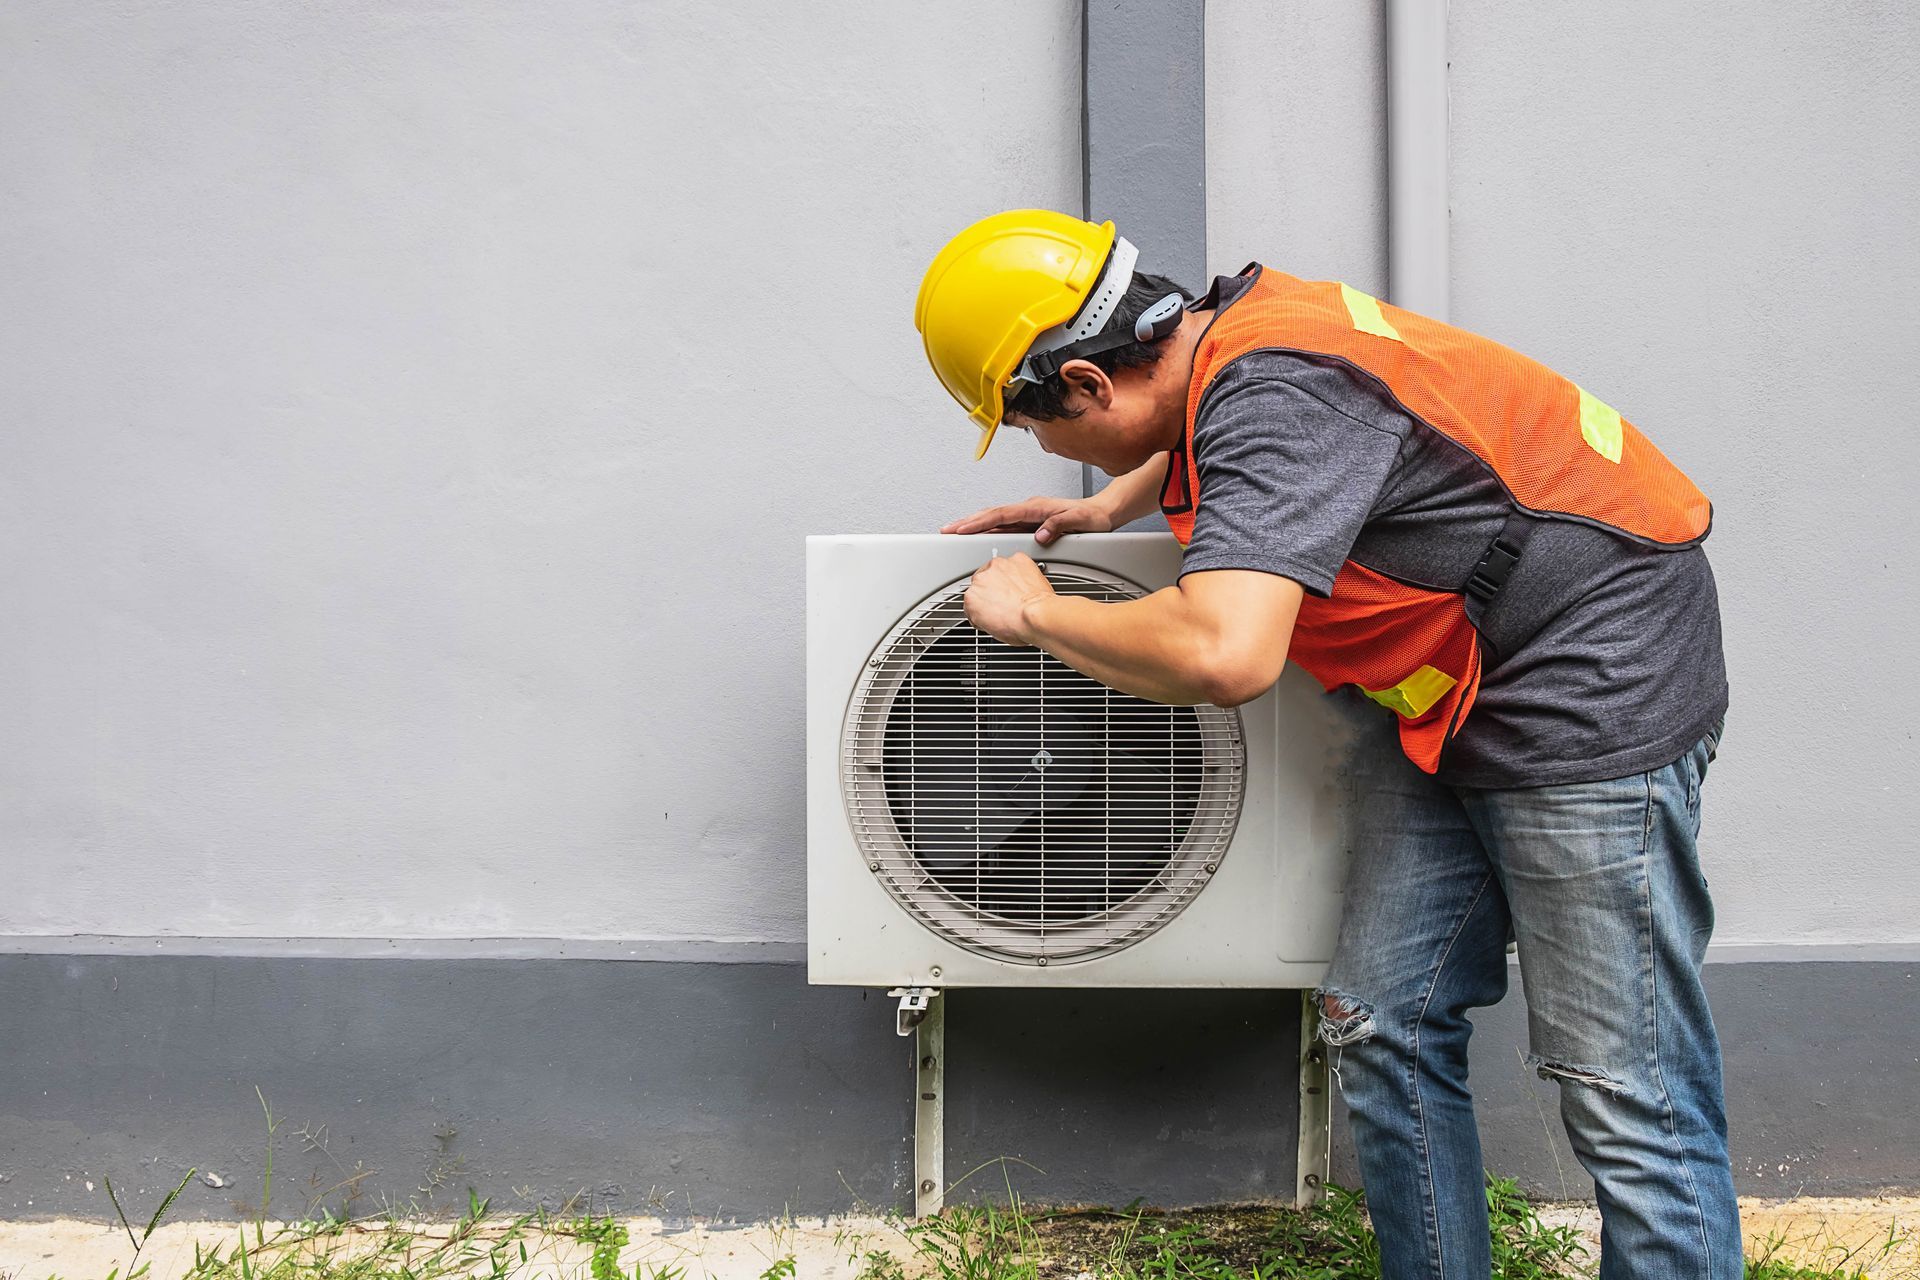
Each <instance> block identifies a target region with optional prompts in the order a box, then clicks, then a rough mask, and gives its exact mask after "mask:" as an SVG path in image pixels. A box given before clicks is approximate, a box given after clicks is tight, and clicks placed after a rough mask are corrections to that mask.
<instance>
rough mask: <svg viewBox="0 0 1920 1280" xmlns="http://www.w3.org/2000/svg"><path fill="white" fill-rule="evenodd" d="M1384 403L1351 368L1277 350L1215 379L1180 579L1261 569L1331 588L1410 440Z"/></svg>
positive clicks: (1198, 428)
mask: <svg viewBox="0 0 1920 1280" xmlns="http://www.w3.org/2000/svg"><path fill="white" fill-rule="evenodd" d="M1378 399H1379V397H1378V393H1377V392H1372V391H1370V390H1368V389H1365V388H1363V387H1361V386H1359V385H1357V380H1356V379H1354V378H1353V376H1352V374H1351V373H1350V372H1348V371H1347V370H1345V369H1340V368H1333V367H1328V366H1324V365H1312V364H1308V363H1306V362H1304V361H1301V360H1298V359H1296V358H1293V357H1290V356H1287V355H1285V354H1282V353H1278V352H1255V353H1253V354H1250V355H1246V356H1242V357H1241V358H1240V359H1238V360H1235V361H1234V362H1233V363H1232V364H1230V365H1228V366H1227V367H1226V368H1225V369H1222V370H1221V371H1220V372H1219V373H1218V374H1217V375H1215V377H1214V381H1213V384H1212V386H1211V387H1210V388H1209V390H1208V393H1207V399H1206V403H1205V404H1204V405H1203V406H1202V408H1201V412H1200V416H1199V418H1198V419H1197V420H1196V421H1195V423H1194V432H1193V453H1194V461H1195V463H1196V465H1197V467H1198V469H1199V473H1200V498H1201V501H1200V509H1199V511H1198V513H1197V514H1196V515H1195V517H1194V522H1193V537H1192V539H1191V541H1190V542H1189V543H1188V546H1187V551H1186V556H1185V557H1184V559H1183V560H1182V561H1181V566H1180V572H1181V573H1182V574H1188V573H1198V572H1201V571H1204V570H1209V569H1257V570H1259V571H1261V572H1264V573H1274V574H1279V575H1280V576H1282V577H1285V578H1291V579H1293V580H1294V581H1295V582H1298V583H1299V584H1300V585H1301V586H1302V587H1304V588H1305V589H1307V590H1308V591H1311V592H1313V593H1314V594H1315V595H1320V596H1324V595H1326V594H1328V593H1329V592H1331V591H1332V590H1333V580H1334V578H1335V577H1336V576H1337V575H1338V574H1339V572H1340V567H1341V565H1342V564H1344V563H1345V562H1346V559H1347V555H1348V553H1349V552H1350V551H1351V550H1352V549H1353V543H1354V539H1356V538H1357V537H1359V535H1360V527H1361V525H1363V524H1365V523H1366V520H1367V515H1368V513H1369V512H1371V511H1372V510H1373V507H1374V504H1375V502H1376V501H1378V499H1379V496H1380V492H1381V490H1382V489H1383V488H1384V487H1385V485H1386V483H1387V480H1388V477H1389V476H1390V475H1391V474H1392V472H1393V468H1394V464H1395V461H1396V460H1397V458H1398V457H1399V453H1400V445H1401V443H1402V441H1403V439H1404V438H1405V433H1404V430H1401V429H1397V428H1399V427H1400V424H1402V423H1404V422H1406V419H1405V417H1404V415H1402V414H1400V413H1399V412H1398V411H1397V409H1395V408H1393V407H1392V406H1389V405H1387V404H1385V403H1374V401H1377V400H1378Z"/></svg>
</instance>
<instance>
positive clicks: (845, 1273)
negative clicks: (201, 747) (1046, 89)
mask: <svg viewBox="0 0 1920 1280" xmlns="http://www.w3.org/2000/svg"><path fill="white" fill-rule="evenodd" d="M1740 1203H1741V1213H1742V1215H1743V1219H1744V1224H1745V1227H1746V1232H1747V1239H1748V1254H1749V1256H1761V1254H1762V1253H1763V1252H1764V1251H1766V1250H1769V1249H1771V1251H1772V1252H1773V1253H1774V1254H1775V1255H1776V1256H1779V1257H1782V1258H1791V1259H1795V1260H1798V1261H1801V1262H1803V1263H1805V1264H1809V1265H1817V1264H1825V1265H1833V1264H1835V1263H1837V1262H1838V1261H1839V1260H1840V1258H1841V1256H1842V1255H1843V1254H1846V1253H1848V1252H1852V1253H1853V1254H1854V1256H1855V1258H1856V1261H1855V1262H1854V1263H1853V1264H1852V1265H1856V1266H1857V1265H1860V1264H1861V1263H1862V1262H1865V1261H1867V1260H1869V1259H1876V1258H1877V1259H1878V1261H1877V1262H1874V1263H1872V1264H1871V1265H1869V1266H1868V1268H1867V1270H1868V1274H1869V1275H1870V1276H1871V1277H1873V1280H1898V1278H1900V1277H1907V1278H1909V1280H1911V1278H1915V1277H1920V1197H1897V1196H1885V1197H1874V1198H1865V1199H1815V1198H1803V1199H1798V1200H1759V1199H1743V1200H1742V1201H1741V1202H1740ZM1542 1216H1543V1217H1545V1218H1546V1219H1547V1220H1548V1221H1549V1222H1551V1223H1554V1224H1559V1223H1567V1224H1571V1225H1573V1226H1576V1227H1579V1228H1580V1229H1581V1230H1582V1231H1583V1232H1585V1233H1586V1234H1587V1235H1588V1237H1589V1240H1590V1243H1592V1244H1593V1247H1594V1250H1595V1255H1594V1256H1596V1257H1597V1236H1598V1231H1599V1225H1600V1224H1599V1215H1598V1214H1597V1212H1596V1211H1595V1210H1594V1208H1593V1206H1592V1205H1588V1204H1570V1205H1554V1206H1549V1207H1547V1208H1546V1209H1544V1210H1543V1211H1542ZM627 1226H628V1232H629V1235H630V1242H629V1244H628V1245H627V1247H626V1248H625V1249H624V1250H623V1251H622V1252H621V1264H622V1266H623V1267H624V1268H625V1269H626V1270H627V1272H628V1274H629V1275H631V1274H633V1272H634V1269H635V1267H636V1265H643V1267H644V1269H643V1274H647V1273H652V1272H655V1271H657V1270H659V1269H663V1268H673V1267H677V1268H681V1269H683V1271H684V1274H685V1278H686V1280H708V1278H710V1280H758V1278H759V1277H760V1276H762V1274H763V1273H765V1272H766V1271H767V1270H768V1269H769V1268H770V1267H772V1266H773V1264H774V1263H775V1262H777V1261H779V1260H780V1259H783V1258H788V1257H791V1258H792V1259H793V1260H794V1276H795V1277H796V1280H853V1277H855V1276H856V1275H858V1274H859V1271H860V1262H859V1261H858V1260H859V1259H860V1258H862V1257H864V1255H865V1254H866V1252H867V1251H869V1250H878V1249H884V1250H886V1251H888V1252H889V1253H891V1254H892V1255H893V1256H894V1257H895V1258H898V1259H900V1260H901V1261H902V1262H905V1263H908V1264H909V1265H908V1267H907V1274H908V1275H910V1276H911V1275H913V1274H914V1268H913V1267H912V1266H911V1262H910V1257H909V1255H910V1253H911V1249H910V1246H909V1244H908V1242H907V1241H906V1240H905V1238H904V1237H903V1236H902V1235H901V1234H900V1230H899V1226H898V1225H897V1224H895V1223H891V1222H888V1221H885V1220H882V1219H879V1218H857V1217H848V1218H830V1219H818V1218H814V1219H807V1220H796V1221H792V1222H784V1223H758V1224H753V1225H748V1226H721V1225H701V1224H696V1225H691V1226H688V1225H680V1224H668V1223H664V1222H662V1221H660V1220H659V1219H652V1218H635V1219H631V1220H630V1221H629V1222H628V1224H627ZM273 1227H274V1224H272V1223H269V1224H268V1225H267V1231H268V1234H269V1235H271V1234H272V1231H273ZM239 1230H240V1227H239V1225H238V1224H236V1223H231V1222H221V1223H208V1222H178V1223H171V1224H169V1225H167V1226H164V1227H162V1228H160V1229H159V1230H158V1231H156V1232H155V1233H154V1236H153V1239H152V1240H150V1241H149V1242H148V1243H147V1246H146V1249H145V1250H144V1251H143V1252H142V1254H141V1259H142V1261H144V1262H149V1263H151V1264H152V1270H151V1272H150V1273H149V1280H179V1277H181V1276H182V1275H183V1274H184V1273H185V1272H186V1270H187V1269H188V1268H189V1267H190V1266H191V1265H192V1262H193V1257H194V1245H195V1242H198V1243H199V1244H200V1245H201V1246H203V1247H206V1248H213V1247H219V1248H223V1249H230V1248H231V1247H232V1246H233V1244H234V1242H235V1240H236V1239H237V1238H238V1233H239ZM448 1230H449V1226H448V1224H446V1223H425V1224H421V1226H420V1228H419V1231H420V1236H421V1239H422V1242H423V1243H422V1245H421V1248H422V1250H423V1251H424V1250H425V1249H426V1248H430V1247H431V1245H432V1242H433V1241H434V1240H436V1239H444V1238H445V1236H446V1233H447V1231H448ZM1890 1233H1892V1234H1893V1235H1895V1236H1896V1237H1900V1238H1901V1242H1900V1243H1899V1244H1898V1245H1897V1246H1896V1247H1895V1249H1894V1250H1893V1251H1892V1252H1891V1253H1888V1254H1885V1255H1884V1256H1882V1251H1881V1248H1880V1246H1881V1244H1882V1243H1883V1242H1885V1241H1886V1240H1887V1239H1888V1237H1889V1234H1890ZM248 1234H249V1237H251V1234H252V1228H251V1227H249V1228H248ZM529 1251H530V1253H531V1254H532V1256H531V1258H530V1259H529V1261H528V1263H527V1264H526V1265H525V1266H522V1267H519V1268H517V1269H516V1270H515V1271H514V1272H513V1273H512V1274H513V1275H514V1276H515V1277H517V1278H520V1280H536V1277H549V1278H552V1280H570V1278H571V1277H575V1276H578V1277H585V1276H586V1275H587V1274H588V1270H587V1261H588V1257H589V1255H590V1253H591V1248H590V1247H589V1246H587V1245H585V1244H582V1243H580V1242H578V1241H573V1240H555V1239H548V1240H545V1241H542V1242H540V1243H539V1244H538V1245H537V1246H536V1245H532V1244H530V1245H529ZM130 1253H131V1246H130V1245H129V1244H128V1241H127V1237H126V1235H125V1233H124V1232H122V1231H121V1230H120V1229H119V1228H118V1227H117V1226H116V1227H111V1228H110V1227H105V1226H102V1225H101V1224H99V1223H97V1222H79V1221H74V1220H71V1219H56V1220H52V1221H46V1222H0V1280H49V1278H50V1277H55V1276H57V1277H59V1278H60V1280H105V1277H106V1276H107V1274H108V1273H109V1272H110V1271H112V1270H114V1269H115V1268H120V1269H122V1271H123V1273H124V1269H125V1266H126V1263H127V1260H128V1257H129V1255H130Z"/></svg>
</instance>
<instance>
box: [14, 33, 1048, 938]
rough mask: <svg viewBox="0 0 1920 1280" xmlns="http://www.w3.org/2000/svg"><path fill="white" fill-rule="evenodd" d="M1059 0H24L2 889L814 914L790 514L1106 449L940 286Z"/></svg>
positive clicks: (28, 908) (426, 923) (233, 904)
mask: <svg viewBox="0 0 1920 1280" xmlns="http://www.w3.org/2000/svg"><path fill="white" fill-rule="evenodd" d="M1078 10H1079V6H1078V4H1077V3H1075V0H1048V2H1047V3H1044V4H1042V3H1035V2H1034V0H996V2H994V3H988V4H972V5H968V6H964V7H952V6H948V7H943V6H927V5H898V4H891V3H886V2H885V0H870V2H864V3H859V4H836V5H833V6H816V5H793V4H780V3H773V2H771V0H768V2H761V3H752V4H744V5H740V4H736V5H710V4H685V3H683V4H665V3H657V4H656V3H649V4H640V5H636V4H620V5H614V4H594V5H585V4H573V3H558V4H556V3H549V2H547V0H485V2H483V3H473V4H459V5H433V6H415V5H405V6H392V5H368V4H361V3H352V2H350V0H322V2H319V3H311V4H301V5H269V6H261V5H258V4H253V3H249V2H248V0H183V2H182V3H177V4H169V5H162V6H127V5H111V6H97V5H75V4H70V3H66V2H65V0H13V2H12V3H9V4H7V5H5V6H4V7H0V422H4V423H5V424H6V426H5V429H4V431H0V546H4V547H5V548H6V551H5V554H4V556H0V600H4V601H5V606H4V611H0V724H4V731H0V883H3V884H4V888H0V933H14V934H22V933H24V934H50V933H51V934H63V933H114V934H186V935H194V934H209V935H277V936H286V935H292V936H300V935H309V936H326V935H365V936H382V935H407V936H425V937H432V936H442V935H448V936H461V935H526V936H546V935H564V936H569V937H575V938H600V937H698V938H775V939H798V938H800V937H801V936H803V901H804V893H803V885H804V865H803V864H804V852H805V846H804V813H803V801H802V772H803V771H802V760H801V755H800V752H801V715H802V671H803V665H802V653H801V635H802V629H801V628H802V610H801V597H802V584H801V573H802V538H803V536H804V535H805V534H807V533H813V532H831V531H841V530H849V531H874V530H910V529H923V528H928V527H931V526H932V525H934V524H937V523H938V522H939V519H940V518H943V517H946V516H950V515H953V514H959V513H960V512H962V511H965V510H970V509H972V507H973V506H974V505H977V504H979V503H981V502H983V501H986V500H988V499H992V498H996V497H1000V496H1005V495H1013V494H1017V495H1024V494H1025V493H1028V492H1031V491H1034V490H1043V491H1047V490H1050V491H1058V492H1073V491H1076V490H1075V488H1074V486H1076V485H1077V483H1078V468H1077V467H1074V466H1071V465H1067V464H1059V463H1055V462H1053V460H1051V459H1048V458H1046V457H1045V456H1044V455H1042V454H1040V453H1039V452H1038V451H1037V450H1035V449H1032V448H1031V447H1022V445H1023V443H1024V442H1022V441H1020V440H1017V439H1016V440H1012V441H1008V442H1005V444H1004V445H1003V446H1002V447H1001V448H999V449H996V451H995V453H994V455H993V457H992V458H991V459H990V460H989V461H987V462H985V463H983V464H981V465H980V466H977V467H976V466H974V465H973V464H972V463H971V461H970V459H971V444H972V439H973V431H972V428H971V427H969V426H968V425H967V423H966V422H965V420H964V418H962V417H960V416H959V414H958V412H957V410H955V409H953V407H952V406H951V404H950V403H949V402H947V401H946V399H945V397H944V395H943V394H942V393H941V392H940V390H939V388H938V386H937V385H936V384H935V383H934V382H933V381H932V379H931V377H930V375H929V374H928V373H927V371H926V368H925V365H924V362H923V360H922V358H921V356H920V352H919V346H918V338H917V336H916V335H915V333H914V331H913V326H912V308H913V297H914V290H915V288H916V287H917V285H918V283H919V276H920V272H921V270H922V268H923V267H924V265H925V263H926V261H927V260H928V259H929V258H930V257H931V256H932V254H933V252H934V250H935V249H936V248H938V246H939V244H940V243H941V242H942V241H943V240H944V239H945V238H946V236H948V235H949V234H951V233H952V232H953V231H954V230H955V229H957V228H958V227H959V226H961V225H963V224H964V223H965V222H967V221H968V220H970V219H971V218H973V217H976V216H979V215H981V214H983V213H986V212H990V211H992V210H995V209H998V208H1002V207H1006V206H1009V205H1020V204H1038V205H1052V206H1058V207H1066V208H1072V207H1074V206H1076V205H1077V203H1078V200H1079V193H1080V160H1079V155H1080V152H1079V147H1080V122H1079V110H1080V103H1079V54H1080V48H1079V30H1078ZM1012 30H1017V31H1018V33H1019V38H1018V39H1013V38H1009V37H1008V36H1007V35H1006V32H1008V31H1012Z"/></svg>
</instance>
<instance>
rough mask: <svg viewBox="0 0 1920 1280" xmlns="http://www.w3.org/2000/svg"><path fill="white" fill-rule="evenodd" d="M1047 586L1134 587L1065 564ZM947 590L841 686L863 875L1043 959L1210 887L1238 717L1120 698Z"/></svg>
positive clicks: (1126, 939)
mask: <svg viewBox="0 0 1920 1280" xmlns="http://www.w3.org/2000/svg"><path fill="white" fill-rule="evenodd" d="M1048 577H1049V579H1050V580H1051V581H1052V583H1053V586H1054V589H1055V590H1056V591H1059V592H1060V593H1062V594H1063V595H1076V596H1087V597H1090V598H1092V599H1096V600H1106V601H1112V600H1126V599H1134V598H1137V597H1139V596H1141V595H1143V594H1145V593H1144V592H1142V591H1141V590H1140V589H1139V588H1138V587H1135V586H1134V585H1133V584H1131V583H1128V582H1125V581H1122V580H1121V579H1118V578H1113V577H1108V576H1106V575H1104V574H1101V573H1099V572H1098V571H1095V570H1090V569H1086V568H1083V567H1080V566H1074V567H1073V568H1071V569H1053V570H1051V571H1049V573H1048ZM966 585H967V584H966V581H965V580H964V579H963V580H961V581H959V582H955V583H950V584H949V585H947V586H946V587H943V588H942V589H940V590H939V591H936V592H934V593H933V594H932V595H931V596H928V597H927V598H926V599H925V600H923V601H922V602H921V603H920V604H919V605H918V606H917V607H916V608H914V609H913V610H911V611H909V613H908V614H907V616H906V618H905V619H904V620H902V621H901V622H900V623H899V625H897V626H896V627H894V629H893V630H892V631H891V632H889V633H888V635H887V637H886V638H885V639H884V640H882V641H881V642H880V645H879V647H877V648H876V649H875V650H874V652H873V655H872V657H871V658H870V659H869V660H868V662H867V666H866V668H865V670H864V672H863V673H862V676H861V679H860V682H859V685H858V687H857V688H856V689H855V690H854V695H853V702H852V705H851V707H850V708H849V711H848V714H847V723H846V731H845V735H844V739H843V742H842V751H841V783H842V793H843V794H844V796H845V797H846V803H847V810H848V816H849V818H850V819H851V821H852V824H853V832H854V836H855V839H856V840H857V841H858V843H859V846H860V852H861V855H862V856H863V857H864V858H865V859H866V860H867V865H868V868H869V869H870V870H872V871H873V873H874V874H875V875H876V876H877V877H878V878H879V880H880V882H881V883H882V884H883V885H884V886H885V887H886V889H887V891H888V892H889V893H891V894H892V895H893V897H894V898H895V899H896V900H897V901H898V902H899V903H900V904H901V905H902V906H904V907H905V908H906V909H907V910H908V911H910V912H911V913H913V915H914V916H915V917H917V918H918V919H919V920H920V921H921V922H922V923H923V924H925V925H927V926H928V927H929V928H931V929H933V930H934V931H936V932H938V933H940V934H941V935H943V936H945V937H947V938H949V939H951V940H952V941H953V942H955V943H958V944H959V945H960V946H963V947H966V948H968V949H970V950H973V951H978V952H982V953H985V954H988V955H992V956H995V957H998V958H1001V959H1007V960H1016V961H1023V962H1026V963H1032V964H1047V963H1048V962H1049V961H1053V962H1060V961H1068V960H1086V959H1091V958H1092V957H1094V956H1098V955H1105V954H1109V953H1111V952H1114V951H1118V950H1119V949H1121V948H1122V947H1126V946H1129V945H1131V944H1132V943H1135V942H1138V941H1139V940H1140V939H1142V938H1144V937H1146V936H1147V935H1148V934H1151V933H1152V932H1154V931H1155V930H1156V929H1158V928H1160V927H1161V926H1162V925H1164V924H1166V922H1167V921H1169V920H1171V919H1172V918H1173V917H1174V916H1176V915H1178V914H1179V912H1180V911H1181V909H1182V908H1183V907H1185V906H1186V904H1187V903H1188V902H1189V901H1191V900H1192V898H1193V896H1194V895H1195V894H1196V893H1198V892H1199V890H1200V888H1201V887H1202V886H1203V885H1204V884H1205V883H1206V881H1207V878H1208V877H1209V876H1211V875H1212V874H1213V872H1214V869H1215V868H1216V867H1217V866H1218V864H1219V861H1220V858H1221V856H1222V855H1223V854H1224V853H1225V851H1226V846H1227V842H1228V840H1229V839H1230V838H1231V836H1232V834H1233V825H1234V822H1235V821H1236V820H1237V818H1238V817H1239V813H1240V802H1241V796H1242V792H1243V776H1244V770H1245V755H1244V751H1243V748H1242V744H1241V732H1240V717H1239V713H1237V712H1234V711H1229V710H1223V709H1222V708H1219V707H1211V706H1200V707H1169V706H1163V705H1161V704H1159V703H1154V702H1147V701H1145V700H1143V699H1140V698H1135V697H1132V696H1130V695H1128V694H1124V693H1118V692H1116V691H1114V690H1112V689H1109V688H1107V687H1106V686H1105V685H1102V684H1100V683H1099V682H1098V681H1095V680H1092V679H1089V678H1088V677H1086V676H1083V675H1081V674H1080V673H1079V672H1077V671H1075V670H1073V669H1072V668H1071V667H1069V666H1067V665H1066V664H1065V663H1063V662H1061V661H1060V660H1059V659H1057V658H1053V657H1050V656H1049V655H1047V654H1045V653H1042V652H1041V651H1040V650H1038V649H1015V648H1011V647H1009V646H1007V645H1003V644H1001V643H1000V642H998V641H997V640H995V639H993V637H991V636H989V635H987V634H985V633H984V632H981V631H977V630H975V629H974V627H973V626H972V624H970V623H969V622H968V621H967V619H966V614H965V611H964V609H963V607H962V597H963V596H964V594H965V591H966Z"/></svg>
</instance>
